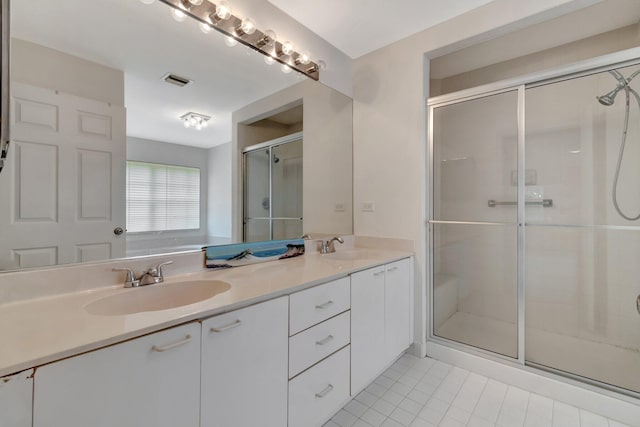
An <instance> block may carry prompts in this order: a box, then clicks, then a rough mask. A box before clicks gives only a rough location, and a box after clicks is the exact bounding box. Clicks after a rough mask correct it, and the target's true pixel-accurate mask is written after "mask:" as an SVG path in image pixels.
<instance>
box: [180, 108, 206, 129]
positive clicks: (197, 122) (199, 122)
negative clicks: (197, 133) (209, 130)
mask: <svg viewBox="0 0 640 427" xmlns="http://www.w3.org/2000/svg"><path fill="white" fill-rule="evenodd" d="M180 120H182V124H183V125H184V127H186V128H191V127H193V128H195V129H196V130H202V129H204V128H206V127H207V126H209V124H208V123H207V122H208V121H209V120H211V116H205V115H204V114H199V113H193V112H188V113H187V114H183V115H181V116H180Z"/></svg>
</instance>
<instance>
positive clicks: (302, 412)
mask: <svg viewBox="0 0 640 427" xmlns="http://www.w3.org/2000/svg"><path fill="white" fill-rule="evenodd" d="M349 355H350V347H349V346H347V347H345V348H343V349H342V350H340V351H339V352H337V353H336V354H334V355H333V356H331V357H329V358H327V359H325V360H323V361H322V362H320V363H318V364H317V365H316V366H314V367H313V368H311V369H309V370H308V371H306V372H304V373H302V374H300V375H298V376H297V377H295V378H294V379H292V380H291V381H289V427H312V426H320V425H321V424H322V423H323V422H325V421H327V420H328V419H329V417H331V416H332V415H333V414H334V413H336V412H337V411H338V410H339V409H340V407H341V406H342V405H344V404H345V403H346V402H347V400H349V360H350V356H349Z"/></svg>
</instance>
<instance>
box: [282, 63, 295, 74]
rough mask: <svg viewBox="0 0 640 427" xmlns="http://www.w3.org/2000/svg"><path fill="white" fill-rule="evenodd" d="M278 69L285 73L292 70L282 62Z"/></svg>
mask: <svg viewBox="0 0 640 427" xmlns="http://www.w3.org/2000/svg"><path fill="white" fill-rule="evenodd" d="M280 69H281V70H282V72H283V73H285V74H289V73H290V72H291V71H292V70H291V67H289V66H288V65H287V64H282V67H280Z"/></svg>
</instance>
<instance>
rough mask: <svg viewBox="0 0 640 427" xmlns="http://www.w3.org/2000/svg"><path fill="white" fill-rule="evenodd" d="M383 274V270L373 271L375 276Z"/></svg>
mask: <svg viewBox="0 0 640 427" xmlns="http://www.w3.org/2000/svg"><path fill="white" fill-rule="evenodd" d="M383 274H384V270H382V271H378V272H377V273H373V275H374V276H376V277H378V276H382V275H383Z"/></svg>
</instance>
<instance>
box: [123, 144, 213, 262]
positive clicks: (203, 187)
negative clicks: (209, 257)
mask: <svg viewBox="0 0 640 427" xmlns="http://www.w3.org/2000/svg"><path fill="white" fill-rule="evenodd" d="M208 159H209V153H208V152H207V150H206V149H203V148H197V147H191V146H187V145H178V144H170V143H167V142H162V141H152V140H149V139H142V138H134V137H127V160H136V161H140V162H149V163H161V164H167V165H174V166H187V167H195V168H198V169H200V229H199V230H190V231H163V232H158V233H155V232H153V233H139V234H129V235H127V256H135V255H143V254H146V252H145V251H146V250H151V249H158V248H166V249H167V250H173V251H175V250H179V249H180V248H181V247H184V248H183V249H185V250H186V249H187V246H189V247H190V249H197V247H199V246H202V245H204V244H206V236H207V206H208V203H207V199H208V194H209V193H208V189H207V185H208V168H209V165H208ZM153 253H157V251H154V252H153Z"/></svg>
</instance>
